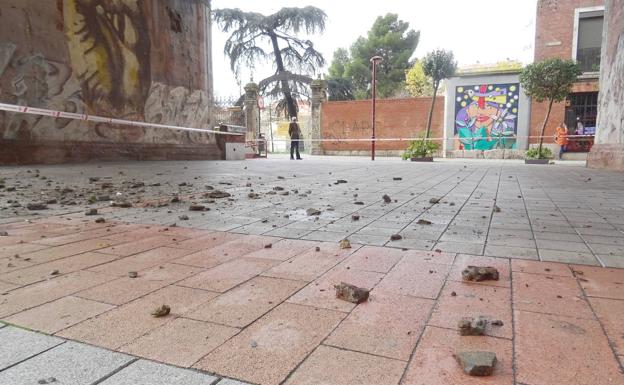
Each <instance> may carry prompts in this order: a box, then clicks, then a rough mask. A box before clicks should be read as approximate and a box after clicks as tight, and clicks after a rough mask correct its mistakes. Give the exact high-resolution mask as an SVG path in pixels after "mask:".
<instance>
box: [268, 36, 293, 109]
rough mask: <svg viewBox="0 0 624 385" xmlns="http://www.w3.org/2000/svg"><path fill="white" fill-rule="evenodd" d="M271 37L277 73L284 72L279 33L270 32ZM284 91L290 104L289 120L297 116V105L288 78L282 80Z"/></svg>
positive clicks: (285, 97)
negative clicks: (278, 41)
mask: <svg viewBox="0 0 624 385" xmlns="http://www.w3.org/2000/svg"><path fill="white" fill-rule="evenodd" d="M269 36H270V37H271V43H272V44H273V53H274V54H275V64H276V66H277V73H278V74H279V73H282V72H284V61H283V60H282V54H281V53H280V49H279V44H278V43H277V35H275V34H273V33H269ZM281 83H282V92H283V93H284V99H286V105H287V106H288V115H289V120H290V118H292V117H296V116H297V105H296V104H295V101H294V100H293V98H292V94H291V91H290V85H289V84H288V80H282V81H281Z"/></svg>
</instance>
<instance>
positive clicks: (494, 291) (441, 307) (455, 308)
mask: <svg viewBox="0 0 624 385" xmlns="http://www.w3.org/2000/svg"><path fill="white" fill-rule="evenodd" d="M452 293H455V295H453V294H452ZM478 316H484V317H486V318H487V319H489V320H501V321H503V326H492V325H490V324H488V326H487V328H486V334H487V335H489V336H494V337H503V338H509V339H511V338H512V335H513V329H512V322H511V319H512V318H511V290H510V289H508V288H504V287H495V286H487V285H473V284H469V283H463V282H453V281H448V282H447V283H446V286H445V287H444V290H442V294H441V295H440V299H439V301H438V303H437V305H436V307H435V309H434V310H433V313H432V315H431V319H430V320H429V323H428V325H432V326H438V327H442V328H447V329H453V330H457V323H458V322H459V321H460V320H461V319H462V318H463V317H478Z"/></svg>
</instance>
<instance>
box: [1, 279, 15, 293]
mask: <svg viewBox="0 0 624 385" xmlns="http://www.w3.org/2000/svg"><path fill="white" fill-rule="evenodd" d="M18 287H19V286H17V285H13V284H11V283H6V282H2V281H0V294H3V293H6V292H8V291H10V290H14V289H17V288H18Z"/></svg>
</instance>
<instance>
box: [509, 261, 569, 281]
mask: <svg viewBox="0 0 624 385" xmlns="http://www.w3.org/2000/svg"><path fill="white" fill-rule="evenodd" d="M511 270H512V271H517V272H519V273H531V274H544V275H550V276H553V275H558V276H561V277H572V276H573V275H572V271H571V270H570V267H569V266H568V265H565V264H563V263H552V262H538V261H527V260H522V259H512V260H511Z"/></svg>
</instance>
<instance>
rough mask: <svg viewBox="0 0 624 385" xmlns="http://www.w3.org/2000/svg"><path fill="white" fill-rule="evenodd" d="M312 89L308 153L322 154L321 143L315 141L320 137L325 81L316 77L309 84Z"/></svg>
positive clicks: (325, 96) (325, 91)
mask: <svg viewBox="0 0 624 385" xmlns="http://www.w3.org/2000/svg"><path fill="white" fill-rule="evenodd" d="M310 88H311V89H312V104H311V106H310V107H311V109H310V139H312V142H311V144H310V154H312V155H322V154H323V148H322V147H321V143H320V142H318V141H316V140H318V139H321V106H322V104H323V102H326V101H327V82H326V81H325V80H322V79H316V80H314V81H312V83H311V84H310Z"/></svg>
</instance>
